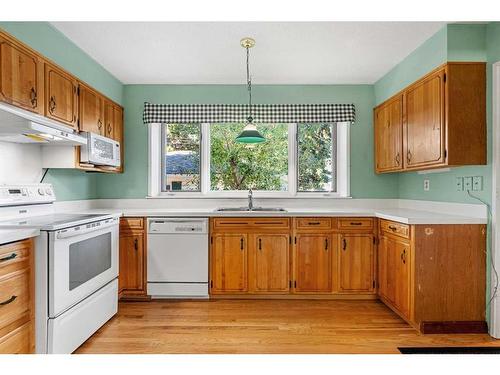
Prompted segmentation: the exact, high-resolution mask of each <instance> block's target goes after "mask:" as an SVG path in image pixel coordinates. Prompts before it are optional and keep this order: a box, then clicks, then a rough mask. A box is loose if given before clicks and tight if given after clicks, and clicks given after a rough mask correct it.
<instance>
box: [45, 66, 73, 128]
mask: <svg viewBox="0 0 500 375" xmlns="http://www.w3.org/2000/svg"><path fill="white" fill-rule="evenodd" d="M77 87H78V82H77V81H76V79H75V78H74V77H72V76H71V75H69V74H68V73H66V72H64V71H63V70H61V69H59V68H57V67H55V66H54V65H52V64H49V63H46V64H45V102H46V103H45V116H46V117H49V118H52V119H54V120H57V121H60V122H63V123H65V124H66V125H69V126H71V127H72V128H75V129H78V124H77V120H78V94H77Z"/></svg>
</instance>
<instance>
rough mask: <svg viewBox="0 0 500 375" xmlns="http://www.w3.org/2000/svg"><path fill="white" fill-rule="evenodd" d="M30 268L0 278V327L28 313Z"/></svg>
mask: <svg viewBox="0 0 500 375" xmlns="http://www.w3.org/2000/svg"><path fill="white" fill-rule="evenodd" d="M30 307H31V302H30V269H29V268H25V269H22V270H19V271H16V272H12V273H9V274H7V275H4V276H3V277H1V278H0V329H1V328H3V327H5V326H7V325H8V324H10V323H12V322H14V321H16V320H18V319H20V318H22V317H23V315H29V314H30Z"/></svg>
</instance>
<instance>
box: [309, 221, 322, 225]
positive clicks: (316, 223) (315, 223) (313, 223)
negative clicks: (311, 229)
mask: <svg viewBox="0 0 500 375" xmlns="http://www.w3.org/2000/svg"><path fill="white" fill-rule="evenodd" d="M320 224H321V223H320V222H319V221H310V222H309V223H307V225H320Z"/></svg>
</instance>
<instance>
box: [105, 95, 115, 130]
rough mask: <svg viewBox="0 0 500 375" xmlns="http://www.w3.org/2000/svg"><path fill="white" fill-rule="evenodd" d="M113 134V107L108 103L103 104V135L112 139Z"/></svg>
mask: <svg viewBox="0 0 500 375" xmlns="http://www.w3.org/2000/svg"><path fill="white" fill-rule="evenodd" d="M114 134H115V106H114V104H113V103H111V102H110V101H107V100H106V101H105V102H104V131H103V135H104V136H105V137H108V138H112V139H114Z"/></svg>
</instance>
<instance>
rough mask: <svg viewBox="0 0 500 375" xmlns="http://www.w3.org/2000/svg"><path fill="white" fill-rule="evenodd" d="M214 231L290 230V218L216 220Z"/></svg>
mask: <svg viewBox="0 0 500 375" xmlns="http://www.w3.org/2000/svg"><path fill="white" fill-rule="evenodd" d="M212 224H213V229H225V230H227V229H232V228H234V229H240V230H241V229H288V228H290V219H289V218H288V217H276V218H272V217H263V218H242V217H234V218H215V219H213V221H212Z"/></svg>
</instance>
